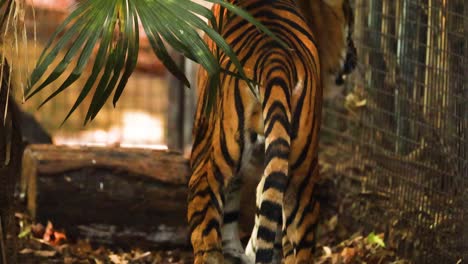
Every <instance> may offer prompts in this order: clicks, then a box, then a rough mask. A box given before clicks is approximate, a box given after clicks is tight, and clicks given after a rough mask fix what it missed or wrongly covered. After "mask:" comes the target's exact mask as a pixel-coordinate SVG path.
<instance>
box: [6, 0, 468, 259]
mask: <svg viewBox="0 0 468 264" xmlns="http://www.w3.org/2000/svg"><path fill="white" fill-rule="evenodd" d="M37 2H40V1H37ZM45 2H49V5H48V6H45V7H40V6H38V7H36V22H37V29H38V32H37V36H38V42H37V49H26V51H25V52H27V53H25V54H22V55H23V57H24V56H25V57H30V58H33V57H34V56H36V57H37V56H38V55H39V54H40V51H41V49H42V48H43V45H44V44H45V42H46V40H47V39H48V37H49V36H50V34H51V33H52V32H53V31H54V30H55V28H56V27H57V25H58V23H60V22H61V21H62V20H63V19H64V18H65V16H66V15H67V14H68V13H67V12H68V11H66V9H60V8H58V7H56V6H54V4H51V3H52V2H53V1H45ZM70 2H74V1H71V0H70ZM352 2H353V6H354V12H355V25H354V33H353V36H354V40H355V43H356V48H357V51H358V60H359V64H358V67H357V69H356V70H355V72H354V73H353V74H352V75H350V76H348V77H347V82H346V88H345V90H344V91H342V92H341V93H340V94H339V96H338V97H337V98H334V99H328V100H327V101H326V102H325V104H324V105H325V107H324V110H323V115H324V119H323V124H322V133H321V146H320V148H321V149H320V153H321V154H320V158H321V161H320V162H321V171H322V172H323V173H322V175H333V177H331V178H330V177H328V178H327V177H324V178H326V179H324V181H325V183H322V186H324V189H326V191H327V192H328V194H327V195H323V196H322V197H323V199H322V200H323V201H322V208H324V210H323V211H324V212H325V213H326V212H327V208H328V207H332V204H333V206H335V205H336V207H337V209H336V210H337V211H338V212H337V213H336V214H337V215H338V217H339V221H340V222H341V223H344V224H345V225H346V226H347V228H348V230H354V231H361V232H362V233H365V234H368V233H370V232H376V233H381V232H383V233H384V234H385V238H384V240H385V242H386V246H387V247H389V248H391V249H396V252H397V254H399V255H401V256H403V257H405V258H407V259H409V260H411V261H412V262H414V263H451V264H453V263H460V262H462V261H467V260H468V227H467V225H466V223H468V142H467V140H468V87H467V86H468V1H467V0H353V1H352ZM51 7H53V8H51ZM27 26H28V29H29V30H32V28H33V25H32V24H31V23H30V21H27ZM142 35H143V34H142ZM142 38H143V37H142ZM30 45H32V44H30ZM30 47H32V46H30ZM140 52H141V55H142V59H141V60H139V61H138V65H137V71H136V72H135V73H134V75H133V76H132V78H131V80H130V81H129V84H128V86H127V88H126V90H125V91H124V94H123V96H122V99H121V100H120V101H119V103H118V104H117V108H114V107H113V106H112V105H111V104H107V105H106V106H104V108H103V109H102V111H101V113H100V114H99V115H98V116H97V118H96V120H95V121H93V122H92V123H91V124H89V125H87V126H86V127H83V126H82V122H83V120H84V116H85V115H86V107H87V106H88V105H89V102H88V101H85V103H84V105H83V106H82V107H81V108H78V109H77V111H76V112H75V113H74V115H72V116H71V117H70V119H69V120H68V121H67V123H65V124H64V126H62V127H60V124H61V122H62V121H63V118H64V117H65V116H66V114H67V113H68V111H69V109H70V108H71V107H72V105H73V103H74V102H75V100H76V97H77V94H78V93H79V88H80V86H82V85H83V84H82V83H79V82H78V83H77V84H76V87H74V88H72V89H70V90H69V91H67V92H66V93H64V94H62V95H60V96H59V97H57V99H56V100H53V101H51V102H49V103H48V104H46V105H45V106H44V107H43V108H42V109H41V110H39V111H36V107H37V106H38V104H40V103H41V102H42V101H43V100H44V99H45V98H46V96H47V95H48V94H49V93H50V92H51V91H53V90H55V89H57V88H58V85H57V84H52V85H50V87H48V88H47V89H49V90H48V91H47V92H43V93H41V94H39V95H38V96H35V97H33V98H32V99H31V100H30V101H28V102H27V103H26V104H25V105H24V109H25V110H26V111H28V112H30V113H32V114H33V115H34V116H35V117H36V119H37V120H38V121H40V122H41V124H42V125H43V126H44V127H45V128H46V129H47V130H48V132H50V133H51V135H52V136H53V138H54V141H55V143H59V144H62V143H63V144H91V145H106V146H109V145H113V146H115V145H120V146H125V145H129V146H133V147H141V146H143V147H145V148H157V149H160V148H169V149H177V150H183V149H184V148H186V147H188V145H189V144H190V142H191V139H190V135H191V133H190V132H191V124H192V122H193V111H194V102H195V96H194V89H193V88H192V90H188V89H186V88H184V87H183V85H181V84H180V83H178V82H177V81H175V79H173V78H172V77H168V75H167V72H166V70H165V69H164V68H162V67H161V64H160V63H159V62H158V61H157V60H156V58H155V57H154V55H153V54H152V51H151V49H150V46H149V44H148V43H147V41H146V42H145V39H144V38H143V39H142V46H141V50H140ZM179 59H180V60H178V63H180V64H181V65H183V64H184V63H185V68H186V70H187V71H186V72H187V75H188V78H189V79H190V81H191V82H192V84H193V86H194V85H195V83H196V82H195V79H196V77H195V75H196V71H195V68H196V65H194V64H193V63H192V62H189V61H185V62H184V61H183V60H182V59H181V58H180V57H179ZM29 62H30V63H31V64H30V65H29V66H30V67H31V68H32V67H33V63H34V61H33V60H30V61H29ZM88 70H89V69H88ZM54 85H55V86H54ZM0 103H1V102H0ZM0 105H1V104H0ZM1 143H2V142H0V146H1V145H2V144H1ZM119 151H122V152H125V150H119ZM119 153H120V152H119ZM127 154H128V153H127ZM174 155H175V154H174ZM177 155H179V154H177ZM124 156H125V155H122V154H121V155H120V157H124ZM178 157H180V160H183V161H184V162H185V159H183V158H182V156H181V155H179V156H178ZM1 158H3V157H0V161H2V159H1ZM164 161H165V160H164ZM183 161H180V163H181V164H182V163H183ZM122 163H124V162H122ZM184 164H185V163H184ZM184 168H185V167H184ZM96 174H97V172H96ZM179 176H180V178H181V179H182V180H180V182H179V183H178V184H179V185H180V186H179V185H177V187H178V188H180V190H179V189H178V190H179V191H178V192H177V195H179V194H180V195H179V196H180V197H183V194H184V190H185V189H183V188H184V186H185V182H183V180H184V179H185V178H184V177H185V174H184V175H182V176H181V175H179ZM1 180H2V179H0V183H1ZM52 185H53V184H51V186H52ZM142 185H143V184H142ZM5 186H6V185H5ZM161 186H166V185H161ZM120 187H121V186H118V188H116V189H117V190H120V189H122V188H120ZM156 187H158V188H159V187H160V186H159V185H157V186H156ZM2 188H3V189H4V184H0V193H2V192H3V191H4V190H3V189H2ZM155 189H157V188H155ZM253 189H254V188H253ZM157 190H158V191H159V190H160V189H157ZM93 191H94V189H93ZM167 192H170V191H167ZM81 193H83V192H81ZM252 193H253V191H252ZM0 198H2V197H0ZM183 198H184V197H183ZM180 200H183V206H185V198H184V199H180ZM178 201H179V200H174V201H172V202H174V203H176V202H178ZM1 202H2V201H0V204H1ZM132 202H133V201H129V203H132ZM138 202H142V203H143V202H147V201H146V200H143V199H142V201H138ZM183 206H180V207H181V208H182V207H183ZM168 207H169V206H168ZM147 210H148V209H147V208H144V210H142V211H143V212H146V211H147ZM78 213H81V211H78ZM118 213H120V211H118ZM178 213H181V215H183V214H184V213H185V211H184V212H182V209H180V212H179V211H178ZM179 218H180V219H182V217H179ZM137 220H138V219H137ZM137 220H135V221H137ZM151 220H153V219H151ZM181 237H182V239H180V240H182V241H183V242H182V243H184V242H186V241H185V240H184V236H183V235H182V236H181ZM170 239H172V238H170ZM170 239H169V240H170ZM155 263H156V262H155Z"/></svg>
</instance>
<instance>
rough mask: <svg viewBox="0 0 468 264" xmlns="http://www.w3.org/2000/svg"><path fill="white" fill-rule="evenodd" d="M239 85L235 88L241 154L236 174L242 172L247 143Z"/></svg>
mask: <svg viewBox="0 0 468 264" xmlns="http://www.w3.org/2000/svg"><path fill="white" fill-rule="evenodd" d="M238 84H239V83H238V82H236V85H235V88H234V104H235V107H236V114H237V122H238V128H237V131H238V132H239V139H238V141H237V143H238V145H239V153H241V155H240V157H239V160H238V161H237V168H236V172H238V171H239V170H240V166H241V164H242V153H244V143H245V139H244V136H245V133H244V124H245V116H244V105H243V102H242V97H241V94H240V88H239V85H238Z"/></svg>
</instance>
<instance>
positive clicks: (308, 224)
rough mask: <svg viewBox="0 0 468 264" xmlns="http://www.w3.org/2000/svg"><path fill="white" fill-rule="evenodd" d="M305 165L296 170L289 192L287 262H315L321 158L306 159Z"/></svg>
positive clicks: (288, 263)
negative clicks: (319, 163)
mask: <svg viewBox="0 0 468 264" xmlns="http://www.w3.org/2000/svg"><path fill="white" fill-rule="evenodd" d="M301 167H302V168H297V169H295V170H293V171H292V173H291V182H290V185H289V186H288V189H287V190H286V193H285V212H286V225H285V228H286V238H287V240H286V241H283V250H284V251H283V252H285V264H309V263H314V261H313V255H314V249H315V240H316V237H315V235H316V227H317V221H318V216H319V210H320V205H319V203H318V201H317V199H316V196H315V187H316V183H317V181H318V165H317V158H313V159H312V161H310V162H304V164H303V166H301ZM305 168H307V169H305ZM285 242H286V243H285ZM287 242H289V244H288V243H287Z"/></svg>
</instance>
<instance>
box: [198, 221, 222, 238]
mask: <svg viewBox="0 0 468 264" xmlns="http://www.w3.org/2000/svg"><path fill="white" fill-rule="evenodd" d="M213 229H214V230H215V231H216V233H217V234H218V237H221V230H220V227H219V221H218V220H216V219H211V220H210V221H209V222H208V224H207V225H206V227H205V229H203V232H202V234H203V236H207V235H209V234H210V233H211V231H213Z"/></svg>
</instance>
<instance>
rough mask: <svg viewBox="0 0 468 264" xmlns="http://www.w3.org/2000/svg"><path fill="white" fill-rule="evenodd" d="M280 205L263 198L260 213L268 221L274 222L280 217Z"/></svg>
mask: <svg viewBox="0 0 468 264" xmlns="http://www.w3.org/2000/svg"><path fill="white" fill-rule="evenodd" d="M281 212H282V207H281V205H280V204H277V203H275V202H272V201H267V200H263V201H262V205H261V206H260V215H261V216H264V217H266V218H267V219H268V220H270V221H274V222H276V223H278V222H279V220H280V219H281Z"/></svg>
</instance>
